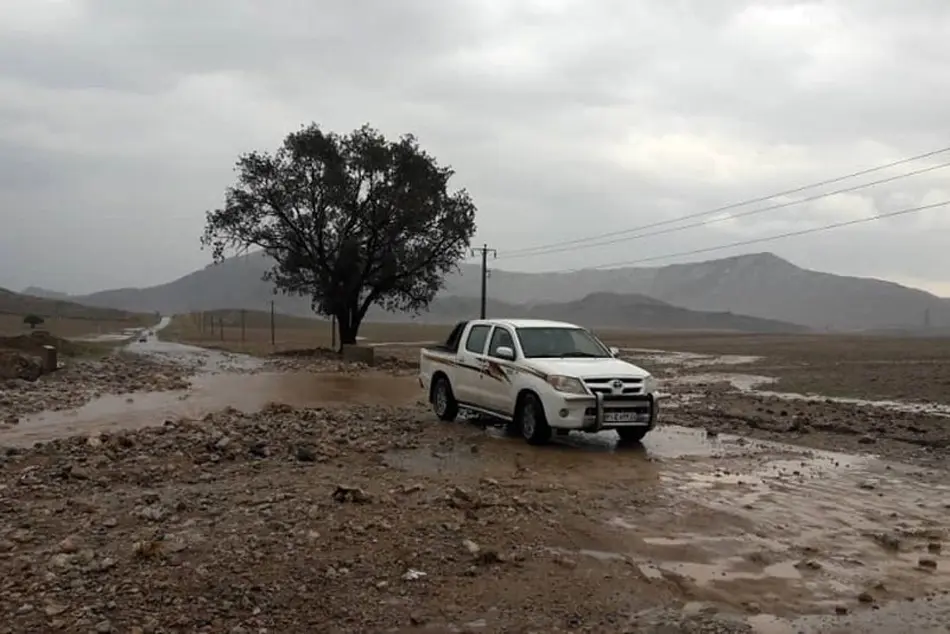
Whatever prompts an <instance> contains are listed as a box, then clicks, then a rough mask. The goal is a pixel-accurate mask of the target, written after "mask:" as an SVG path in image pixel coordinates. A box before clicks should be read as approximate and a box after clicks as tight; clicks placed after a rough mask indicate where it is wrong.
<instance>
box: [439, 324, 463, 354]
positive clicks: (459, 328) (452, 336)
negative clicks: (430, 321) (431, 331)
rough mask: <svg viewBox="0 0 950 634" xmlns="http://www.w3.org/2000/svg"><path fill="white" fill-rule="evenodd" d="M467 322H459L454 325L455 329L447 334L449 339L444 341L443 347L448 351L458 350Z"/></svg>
mask: <svg viewBox="0 0 950 634" xmlns="http://www.w3.org/2000/svg"><path fill="white" fill-rule="evenodd" d="M466 324H468V322H467V321H461V322H459V323H457V324H455V328H453V329H452V332H450V333H449V338H448V339H446V340H445V347H446V349H448V350H458V349H459V344H460V343H461V342H462V332H463V331H464V330H465V326H466Z"/></svg>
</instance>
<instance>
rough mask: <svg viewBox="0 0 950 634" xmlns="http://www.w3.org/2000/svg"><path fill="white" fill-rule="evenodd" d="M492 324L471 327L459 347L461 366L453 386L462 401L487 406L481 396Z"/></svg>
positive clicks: (456, 395) (458, 398)
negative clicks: (486, 349)
mask: <svg viewBox="0 0 950 634" xmlns="http://www.w3.org/2000/svg"><path fill="white" fill-rule="evenodd" d="M489 331H491V326H490V325H488V324H476V325H474V326H472V327H471V328H469V330H468V335H467V336H466V338H465V341H464V342H463V343H462V345H461V346H460V347H459V351H458V362H459V368H458V371H457V375H456V378H455V384H454V385H453V386H452V387H453V389H454V390H455V399H456V400H458V401H459V402H461V403H468V404H470V405H477V406H480V407H485V403H484V402H483V399H481V398H479V393H480V392H481V391H482V371H483V369H484V366H485V348H486V346H487V345H488V333H489Z"/></svg>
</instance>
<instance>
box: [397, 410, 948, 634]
mask: <svg viewBox="0 0 950 634" xmlns="http://www.w3.org/2000/svg"><path fill="white" fill-rule="evenodd" d="M610 436H611V434H607V433H605V434H601V435H596V436H586V435H583V434H574V435H571V436H570V437H568V438H567V439H559V442H556V443H554V444H552V445H551V446H549V447H544V448H538V449H536V448H531V450H525V448H524V446H523V444H522V443H521V441H520V440H518V439H511V438H506V437H505V436H504V435H503V434H501V433H500V432H497V431H494V430H490V431H488V432H486V434H485V439H487V440H488V441H491V442H487V444H473V445H472V447H465V446H462V447H456V448H454V449H451V450H449V449H442V450H440V449H438V448H436V449H434V450H433V449H430V448H426V449H422V448H419V449H413V450H407V451H402V452H395V453H392V454H389V455H387V458H386V460H387V464H389V465H390V466H393V467H395V468H400V469H403V470H406V471H408V472H410V473H417V474H439V473H463V474H467V475H469V476H471V477H473V478H488V477H491V476H492V475H493V474H494V475H495V476H498V474H499V473H526V474H529V476H528V477H531V478H532V479H533V481H534V482H535V483H536V484H537V485H538V486H545V485H546V484H549V483H553V482H558V483H559V484H560V485H565V486H580V485H582V484H581V483H584V482H586V483H587V485H588V486H590V487H591V490H592V491H593V490H595V489H596V487H597V486H598V483H607V482H609V483H611V484H614V485H616V484H617V483H620V482H622V483H625V484H626V485H627V486H630V487H636V488H637V489H638V490H639V491H641V492H644V493H649V494H651V495H655V496H656V497H655V499H654V500H653V502H652V503H651V504H650V505H649V506H648V507H643V506H641V505H636V506H629V507H627V508H624V506H623V503H622V501H618V500H614V504H606V505H603V504H602V502H603V501H602V500H600V501H594V499H592V501H591V509H592V510H593V509H598V510H599V515H600V520H601V522H602V526H603V531H602V532H599V533H598V534H597V535H588V536H587V539H586V540H580V541H579V542H578V543H577V544H576V545H575V547H574V548H569V549H566V548H554V549H553V550H552V552H554V553H556V554H559V555H562V556H567V557H571V558H575V559H592V560H595V561H597V562H600V563H605V562H614V563H619V564H624V565H627V566H633V567H635V569H636V570H637V571H638V574H639V575H640V576H641V578H642V579H644V580H646V581H647V582H650V583H654V584H656V585H658V586H660V587H663V588H673V589H674V590H675V592H676V593H677V594H679V595H680V596H681V597H682V598H683V599H685V600H688V601H690V602H707V603H710V604H714V605H716V606H719V607H718V608H717V609H718V610H725V611H731V612H732V613H734V614H738V615H742V616H744V617H746V618H750V619H751V620H749V621H748V624H749V625H750V626H754V627H753V630H754V631H763V632H769V631H777V632H779V631H785V630H782V629H776V628H780V627H784V626H786V625H789V624H790V623H792V621H791V620H789V619H793V618H794V617H797V616H798V615H802V614H817V615H826V616H827V615H833V616H837V615H838V614H853V613H855V612H860V611H862V610H877V609H879V608H880V607H881V606H885V605H889V604H891V603H894V602H896V603H898V604H902V603H903V602H905V601H907V600H914V599H924V600H926V599H928V598H933V597H940V596H942V594H941V593H942V592H945V591H946V589H947V588H948V587H950V558H948V557H947V555H946V554H944V553H945V552H946V551H948V550H950V544H946V545H945V542H946V540H947V539H948V538H950V533H948V530H950V482H947V481H946V478H945V474H944V473H943V472H940V471H928V470H925V469H917V468H914V467H909V466H906V465H900V464H891V463H888V462H884V461H881V460H878V459H876V458H873V457H862V456H855V455H849V454H841V453H834V452H825V451H809V450H805V449H802V448H800V447H795V446H790V445H783V444H778V443H771V442H756V441H749V440H747V439H745V438H742V437H739V436H731V435H716V436H713V437H710V436H709V435H707V434H705V433H704V432H701V431H699V430H695V429H682V428H677V427H674V426H663V427H661V428H659V429H657V430H655V431H654V432H652V433H651V434H650V435H648V436H647V438H646V439H645V440H644V442H643V445H642V447H639V448H637V449H629V448H623V447H622V446H618V445H616V443H615V442H614V440H615V439H613V438H611V437H610ZM473 447H474V448H477V450H473V449H472V448H473ZM595 497H596V495H595V494H593V493H592V498H595ZM598 502H600V503H598ZM763 615H765V616H763ZM769 615H771V616H769ZM766 616H769V618H770V619H771V620H769V619H767V618H766ZM753 617H754V618H753ZM881 618H882V619H883V617H881ZM823 623H824V625H823ZM766 624H768V627H770V628H772V629H771V630H770V629H762V628H764V627H766ZM825 625H827V623H825V622H824V621H821V620H817V621H816V622H815V626H814V627H824V626H825ZM893 625H894V623H893V622H891V626H893ZM809 631H810V630H809ZM814 631H816V632H817V631H825V630H820V629H816V630H814ZM842 631H845V630H842Z"/></svg>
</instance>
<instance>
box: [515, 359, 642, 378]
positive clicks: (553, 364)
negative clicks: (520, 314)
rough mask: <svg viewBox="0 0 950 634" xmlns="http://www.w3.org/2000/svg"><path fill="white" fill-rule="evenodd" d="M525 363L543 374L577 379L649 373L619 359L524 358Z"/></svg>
mask: <svg viewBox="0 0 950 634" xmlns="http://www.w3.org/2000/svg"><path fill="white" fill-rule="evenodd" d="M525 364H526V365H528V366H530V367H532V368H534V369H536V370H539V371H541V372H544V373H545V374H561V375H564V376H572V377H576V378H578V379H593V378H610V379H613V378H621V377H629V378H634V379H643V378H646V377H648V376H650V373H649V372H647V371H646V370H644V369H643V368H641V367H639V366H636V365H633V364H632V363H627V362H626V361H621V360H620V359H525Z"/></svg>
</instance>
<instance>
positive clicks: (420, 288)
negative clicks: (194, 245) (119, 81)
mask: <svg viewBox="0 0 950 634" xmlns="http://www.w3.org/2000/svg"><path fill="white" fill-rule="evenodd" d="M236 172H237V179H236V182H235V183H234V184H233V185H232V186H231V187H229V188H228V189H227V190H226V192H225V203H224V207H222V208H221V209H216V210H214V211H209V212H208V213H207V215H206V225H205V232H204V235H203V237H202V244H203V245H204V246H206V247H211V248H212V251H213V254H214V258H215V261H221V260H223V259H224V258H225V257H226V254H227V252H228V250H229V249H234V250H238V251H241V250H247V249H251V248H255V247H256V248H260V249H262V250H263V251H264V252H265V253H267V254H268V255H270V256H271V257H272V258H273V259H274V260H275V265H274V267H273V268H272V269H271V270H270V271H268V273H267V274H266V275H265V279H268V280H270V281H273V282H274V284H275V286H276V288H277V290H278V291H280V292H283V293H287V294H293V295H303V296H308V297H310V299H311V305H312V306H313V309H314V310H315V311H316V312H318V313H320V314H323V315H327V316H331V315H332V316H335V317H336V319H337V323H338V327H339V332H340V343H341V345H342V344H345V343H355V342H356V335H357V334H358V332H359V327H360V324H361V323H362V321H363V319H364V317H365V316H366V312H367V310H368V309H369V307H370V306H372V305H374V304H376V305H379V306H382V307H383V308H385V309H387V310H391V311H396V310H408V311H419V310H421V309H423V308H425V307H426V306H428V304H429V303H430V302H431V301H432V299H433V298H434V297H435V295H436V293H437V292H438V291H439V289H440V288H441V287H442V282H443V279H444V277H445V275H446V274H447V273H449V272H450V271H451V270H453V269H454V268H455V267H456V266H457V264H458V262H459V260H460V259H461V258H462V257H463V256H464V255H465V253H466V252H467V249H468V246H469V244H470V242H471V239H472V236H473V235H474V233H475V211H476V209H475V205H474V203H473V202H472V199H471V197H470V196H469V194H468V193H467V192H466V191H465V190H464V189H459V190H456V191H450V190H449V181H450V180H451V178H452V176H453V175H454V171H453V170H452V169H451V168H450V167H446V166H441V165H439V163H438V162H437V161H436V160H435V159H434V158H433V157H432V156H430V155H429V154H428V153H426V152H425V151H424V150H422V149H421V148H420V147H419V144H418V142H417V140H416V138H415V137H413V136H412V135H406V136H403V137H401V138H400V139H399V140H398V141H389V140H387V139H386V138H385V137H384V136H383V135H382V134H381V133H380V132H379V131H377V130H376V129H374V128H372V127H370V126H368V125H365V126H363V127H361V128H359V129H357V130H354V131H353V132H351V133H349V134H347V135H339V134H335V133H330V132H324V131H323V130H321V128H320V126H318V125H317V124H315V123H314V124H310V125H309V126H305V127H303V128H302V129H300V130H299V131H297V132H293V133H291V134H289V135H288V136H287V137H286V139H285V140H284V142H283V144H282V145H281V146H280V147H279V148H278V149H277V150H276V151H275V152H273V153H266V152H251V153H249V154H244V155H242V156H241V157H239V159H238V161H237V165H236Z"/></svg>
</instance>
